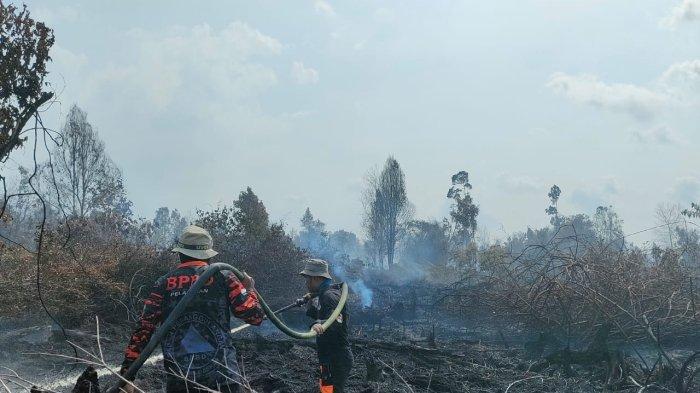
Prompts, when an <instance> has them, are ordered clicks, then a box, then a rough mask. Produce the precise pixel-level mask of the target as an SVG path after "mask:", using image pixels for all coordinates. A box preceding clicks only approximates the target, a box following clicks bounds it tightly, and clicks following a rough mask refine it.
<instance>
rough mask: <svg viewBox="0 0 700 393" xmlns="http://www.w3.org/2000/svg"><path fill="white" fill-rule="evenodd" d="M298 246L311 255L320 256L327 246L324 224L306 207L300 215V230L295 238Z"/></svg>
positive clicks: (326, 233)
mask: <svg viewBox="0 0 700 393" xmlns="http://www.w3.org/2000/svg"><path fill="white" fill-rule="evenodd" d="M296 244H297V246H299V248H301V249H304V250H307V251H309V252H310V253H311V254H312V255H314V256H318V257H322V256H323V255H321V254H323V253H324V252H325V251H326V250H325V249H326V248H327V246H328V232H326V224H324V223H323V222H322V221H321V220H317V219H315V218H314V215H313V214H311V209H309V208H308V207H307V208H306V211H304V216H302V217H301V231H300V232H299V235H298V236H297V238H296Z"/></svg>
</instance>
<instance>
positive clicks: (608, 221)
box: [593, 206, 624, 246]
mask: <svg viewBox="0 0 700 393" xmlns="http://www.w3.org/2000/svg"><path fill="white" fill-rule="evenodd" d="M593 228H594V230H595V233H596V235H597V236H598V238H599V239H600V240H602V241H603V242H605V243H610V242H615V241H620V242H621V241H622V240H623V238H624V232H623V230H622V219H621V218H620V216H619V215H618V214H617V212H616V211H615V210H614V209H613V207H612V206H598V208H597V209H596V211H595V214H594V215H593ZM620 246H622V243H620Z"/></svg>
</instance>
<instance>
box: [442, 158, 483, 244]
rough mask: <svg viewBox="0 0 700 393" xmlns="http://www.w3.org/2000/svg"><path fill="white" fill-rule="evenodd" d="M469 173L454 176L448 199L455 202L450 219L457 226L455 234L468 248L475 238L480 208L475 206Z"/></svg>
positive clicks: (461, 172)
mask: <svg viewBox="0 0 700 393" xmlns="http://www.w3.org/2000/svg"><path fill="white" fill-rule="evenodd" d="M471 189H472V185H471V184H470V183H469V173H467V172H466V171H460V172H457V173H455V174H454V175H452V187H450V189H449V190H448V191H447V198H450V199H452V200H453V201H454V203H453V205H452V208H451V210H450V217H452V221H453V222H454V225H455V234H456V236H457V239H458V240H459V243H461V244H462V245H464V246H466V245H467V244H469V242H470V241H471V240H472V239H473V238H474V234H475V233H476V226H477V222H476V217H477V216H478V215H479V206H477V205H475V204H474V201H473V200H472V197H471V195H470V194H469V190H471Z"/></svg>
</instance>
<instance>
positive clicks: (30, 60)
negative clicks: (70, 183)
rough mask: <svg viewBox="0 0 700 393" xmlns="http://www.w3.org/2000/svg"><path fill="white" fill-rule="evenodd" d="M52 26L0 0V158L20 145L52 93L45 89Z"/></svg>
mask: <svg viewBox="0 0 700 393" xmlns="http://www.w3.org/2000/svg"><path fill="white" fill-rule="evenodd" d="M53 43H54V35H53V30H51V29H50V28H48V27H46V25H45V24H44V23H42V22H37V21H35V20H34V19H32V18H31V17H30V15H29V11H28V10H27V7H26V6H23V7H22V9H21V10H19V9H17V7H16V6H14V5H5V4H3V3H2V1H0V162H4V161H5V160H6V159H7V157H8V156H9V154H10V152H12V150H14V149H16V148H18V147H20V146H22V144H23V143H24V141H25V140H26V137H22V134H23V132H22V131H23V129H24V127H25V125H26V124H27V122H28V121H29V120H30V119H31V118H32V116H34V115H35V114H36V113H37V110H38V109H39V107H40V106H41V105H43V104H44V103H46V102H47V101H49V100H50V99H51V98H52V97H53V93H51V92H48V91H45V90H44V89H45V88H46V87H47V86H48V83H46V82H44V78H45V77H46V75H47V74H48V72H47V70H46V63H47V62H49V61H50V60H51V57H49V49H50V48H51V46H52V45H53Z"/></svg>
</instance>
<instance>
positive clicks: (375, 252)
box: [362, 174, 386, 266]
mask: <svg viewBox="0 0 700 393" xmlns="http://www.w3.org/2000/svg"><path fill="white" fill-rule="evenodd" d="M368 183H369V184H370V186H369V187H368V191H366V196H365V200H364V201H363V203H364V205H365V216H364V219H363V222H362V225H363V227H364V228H365V232H366V233H367V241H366V242H365V252H366V254H367V256H369V258H370V260H371V261H372V265H374V266H382V265H383V264H384V257H385V256H386V241H385V238H384V236H385V232H384V228H383V225H384V220H383V219H382V217H383V215H384V214H383V211H382V209H383V208H384V203H383V201H382V194H381V192H379V190H377V189H376V185H372V184H374V183H376V176H374V175H373V174H370V176H369V177H368Z"/></svg>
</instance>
